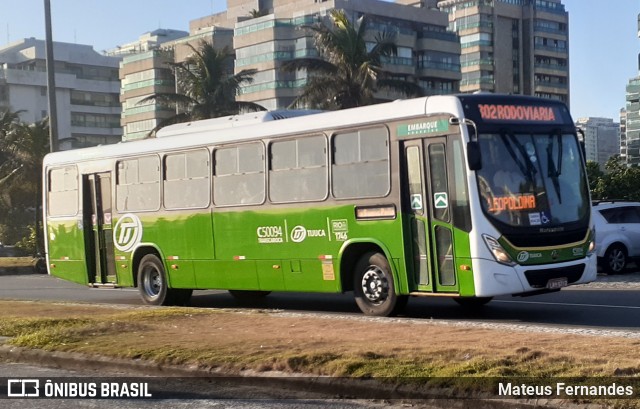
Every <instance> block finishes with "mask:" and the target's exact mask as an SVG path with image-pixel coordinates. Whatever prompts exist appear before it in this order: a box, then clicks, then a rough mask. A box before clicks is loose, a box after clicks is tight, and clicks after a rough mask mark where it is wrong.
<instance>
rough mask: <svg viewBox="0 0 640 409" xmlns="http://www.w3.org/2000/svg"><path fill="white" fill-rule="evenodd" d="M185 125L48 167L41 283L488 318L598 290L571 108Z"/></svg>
mask: <svg viewBox="0 0 640 409" xmlns="http://www.w3.org/2000/svg"><path fill="white" fill-rule="evenodd" d="M308 113H309V115H302V114H305V112H298V111H293V112H287V111H280V112H278V111H274V112H271V113H255V114H246V115H240V116H234V117H227V118H218V119H212V120H204V121H198V122H193V123H186V124H178V125H173V126H169V127H167V128H164V129H163V130H161V131H160V132H158V135H157V136H158V137H157V138H155V139H146V140H141V141H136V142H130V143H121V144H116V145H109V146H100V147H94V148H87V149H80V150H74V151H67V152H58V153H52V154H49V155H47V156H46V158H45V160H44V198H45V199H44V217H45V218H44V220H45V228H46V234H45V235H46V251H47V265H48V269H49V273H50V274H51V275H54V276H56V277H60V278H63V279H67V280H70V281H74V282H77V283H82V284H86V285H89V286H92V287H99V286H105V287H137V288H138V289H139V292H140V295H141V297H142V299H143V300H144V302H145V303H147V304H153V305H176V304H179V305H182V304H185V303H186V302H187V301H188V300H189V298H190V297H191V295H192V291H193V290H200V289H222V290H229V291H230V292H231V294H233V295H234V296H236V297H239V298H252V297H263V296H266V295H267V294H269V292H272V291H289V292H291V291H299V292H321V293H343V292H349V291H353V293H354V295H355V300H356V302H357V304H358V306H359V307H360V309H361V310H362V311H363V312H364V313H365V314H369V315H380V316H387V315H392V314H395V313H398V312H399V311H400V310H401V309H402V307H404V305H405V304H406V301H407V299H408V298H409V297H410V296H448V297H451V298H453V299H454V300H456V301H458V302H459V303H460V304H462V305H468V306H480V305H482V304H484V303H486V302H488V301H489V300H491V298H492V297H493V296H499V295H522V296H524V295H533V294H539V293H544V292H550V291H557V290H558V289H560V288H562V287H565V286H568V285H572V284H582V283H587V282H590V281H592V280H594V279H595V277H596V256H595V254H594V240H595V237H594V236H595V232H594V229H593V226H592V222H591V209H590V198H589V190H588V185H587V178H586V173H585V166H584V165H585V163H584V158H583V153H582V149H581V145H580V143H579V140H578V137H577V135H576V129H575V126H574V123H573V120H572V119H571V116H570V114H569V111H568V110H567V107H566V106H565V105H564V104H562V103H560V102H556V101H552V100H547V99H539V98H532V97H523V96H505V95H493V94H473V95H457V96H453V95H452V96H432V97H424V98H418V99H411V100H403V101H396V102H390V103H384V104H380V105H374V106H368V107H361V108H354V109H349V110H343V111H337V112H322V113H318V112H308Z"/></svg>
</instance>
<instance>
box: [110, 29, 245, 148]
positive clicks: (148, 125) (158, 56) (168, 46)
mask: <svg viewBox="0 0 640 409" xmlns="http://www.w3.org/2000/svg"><path fill="white" fill-rule="evenodd" d="M232 35H233V30H231V29H225V28H219V27H204V28H201V29H196V30H194V31H192V32H191V34H190V33H187V32H186V31H178V30H168V29H158V30H155V31H152V32H149V33H146V34H143V35H142V36H141V37H140V38H139V39H138V40H137V41H134V42H131V43H128V44H124V45H121V46H119V47H117V48H115V49H113V50H109V51H108V54H110V55H120V56H122V57H123V58H122V62H121V63H120V81H121V89H120V102H121V103H122V117H121V125H122V128H123V131H124V134H123V136H122V140H123V141H130V140H136V139H142V138H144V137H146V136H147V135H148V134H149V132H150V131H151V130H152V129H153V128H155V127H156V126H157V125H158V124H159V123H160V122H161V121H162V120H163V119H166V118H169V117H171V116H173V115H175V113H176V112H175V109H174V108H171V107H168V106H165V105H163V104H161V103H157V102H154V101H147V102H145V103H141V101H142V100H143V99H145V98H147V97H149V96H151V95H153V94H158V93H173V92H175V91H176V81H175V76H174V73H173V71H172V70H171V66H170V63H173V62H179V61H184V60H185V59H186V58H187V56H188V55H189V54H190V53H191V49H190V48H189V47H188V46H187V44H191V45H192V46H194V47H195V48H197V47H198V43H199V42H200V41H202V40H204V41H208V42H212V43H213V44H214V45H215V46H216V47H217V48H223V47H224V46H231V42H232Z"/></svg>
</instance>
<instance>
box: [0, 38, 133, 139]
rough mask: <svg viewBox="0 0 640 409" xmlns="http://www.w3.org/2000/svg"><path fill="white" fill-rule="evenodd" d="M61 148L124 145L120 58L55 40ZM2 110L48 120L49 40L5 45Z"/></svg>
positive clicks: (0, 61) (0, 71) (0, 50)
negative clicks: (47, 64) (118, 143)
mask: <svg viewBox="0 0 640 409" xmlns="http://www.w3.org/2000/svg"><path fill="white" fill-rule="evenodd" d="M53 55H54V59H55V63H54V66H55V73H56V75H55V82H56V102H57V112H58V115H57V116H58V139H59V142H58V146H59V149H61V150H64V149H72V148H78V147H85V146H94V145H100V144H108V143H116V142H120V140H121V136H122V128H121V127H120V103H119V101H118V94H119V88H120V81H119V80H118V64H119V61H120V58H119V57H108V56H104V55H101V54H99V53H97V52H96V51H95V50H94V49H93V47H91V46H89V45H79V44H68V43H60V42H54V44H53ZM0 108H9V109H11V110H13V111H19V110H22V111H24V112H22V113H21V114H20V119H21V120H22V121H23V122H26V123H34V122H37V121H40V120H42V119H43V118H45V117H47V116H48V109H49V108H48V98H47V73H46V54H45V41H44V40H37V39H35V38H29V39H24V40H20V41H16V42H13V43H11V44H8V45H5V46H3V47H0Z"/></svg>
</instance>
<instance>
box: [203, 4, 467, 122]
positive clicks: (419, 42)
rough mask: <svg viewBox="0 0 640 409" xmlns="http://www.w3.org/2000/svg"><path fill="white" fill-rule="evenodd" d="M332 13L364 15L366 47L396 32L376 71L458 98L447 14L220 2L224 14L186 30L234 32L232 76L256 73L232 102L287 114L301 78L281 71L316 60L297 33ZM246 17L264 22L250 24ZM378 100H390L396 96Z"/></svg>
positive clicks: (385, 7)
mask: <svg viewBox="0 0 640 409" xmlns="http://www.w3.org/2000/svg"><path fill="white" fill-rule="evenodd" d="M433 5H434V6H435V2H433ZM334 9H340V10H344V11H345V12H346V14H347V16H348V17H349V19H350V20H352V21H355V20H357V19H358V18H359V17H360V16H362V15H364V14H366V15H367V16H368V18H369V23H370V24H369V31H368V39H369V41H370V42H371V44H373V42H374V38H375V35H376V34H378V33H380V32H382V31H386V32H391V33H395V35H396V44H397V46H398V53H397V56H394V57H390V58H388V59H387V60H385V61H384V67H383V68H384V69H385V70H387V71H389V72H392V73H393V75H394V76H395V77H396V78H398V79H407V80H411V81H416V82H417V83H418V84H420V85H421V87H422V89H423V90H424V93H425V94H426V95H434V94H449V93H454V92H458V91H459V88H458V84H459V80H460V43H459V41H458V38H457V36H456V35H455V34H454V33H451V32H449V31H448V30H447V26H448V19H447V14H446V13H443V12H441V11H439V10H437V9H435V8H427V7H424V8H419V7H413V6H411V5H404V4H394V3H390V2H386V1H379V0H227V11H226V12H223V13H220V14H218V15H214V16H208V17H203V18H202V19H199V20H194V21H192V23H191V29H192V30H193V29H196V28H203V27H206V26H208V25H212V24H217V25H219V26H225V27H233V28H234V37H233V46H234V49H235V52H236V67H235V70H236V72H239V71H240V70H243V69H256V70H257V74H256V75H255V76H254V82H253V83H252V84H251V85H248V86H245V87H244V88H243V89H242V93H241V95H239V96H238V99H240V100H243V101H251V102H255V103H258V104H260V105H262V106H264V107H265V108H267V109H276V108H286V107H287V106H289V105H290V104H291V102H293V100H294V99H295V98H296V96H297V95H299V94H300V92H301V90H302V88H303V87H304V85H305V84H306V81H307V76H306V73H300V72H298V73H288V72H283V71H282V70H281V69H280V67H281V66H282V64H283V63H284V62H285V61H289V60H291V59H294V58H300V57H315V56H317V55H318V54H317V49H316V47H315V44H314V40H313V37H312V36H311V34H310V32H309V31H308V30H305V29H303V26H304V25H309V24H313V23H316V22H320V21H328V20H327V19H328V13H329V12H330V11H331V10H334ZM252 10H256V11H260V12H261V13H263V14H264V15H263V16H262V17H257V18H252V17H251V16H250V15H251V12H252ZM377 97H378V98H380V99H381V100H391V99H396V98H400V97H401V95H395V94H388V93H379V94H378V95H377Z"/></svg>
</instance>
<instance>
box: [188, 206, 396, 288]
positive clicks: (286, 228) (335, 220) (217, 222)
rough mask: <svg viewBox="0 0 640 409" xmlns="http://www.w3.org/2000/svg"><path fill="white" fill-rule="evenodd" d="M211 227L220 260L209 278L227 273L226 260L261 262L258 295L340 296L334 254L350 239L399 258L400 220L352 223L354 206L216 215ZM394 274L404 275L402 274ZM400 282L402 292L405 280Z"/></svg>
mask: <svg viewBox="0 0 640 409" xmlns="http://www.w3.org/2000/svg"><path fill="white" fill-rule="evenodd" d="M213 226H214V246H215V249H216V258H217V259H218V260H220V262H217V263H216V269H215V273H214V274H216V275H218V274H221V273H222V274H227V273H226V272H221V271H219V270H218V265H219V263H223V262H224V261H225V260H228V264H226V265H225V267H229V268H230V267H231V266H233V265H234V264H238V263H243V262H244V261H246V260H256V261H258V260H263V261H265V263H262V262H257V264H256V265H255V268H256V270H257V274H258V280H259V286H260V289H263V290H280V289H283V290H286V291H310V292H311V291H321V292H340V291H341V283H340V277H339V265H338V255H339V252H340V249H341V248H342V246H343V244H344V242H345V241H347V240H351V239H362V241H372V242H373V241H380V242H382V243H384V244H385V246H386V248H387V249H388V250H389V252H390V255H389V257H390V258H402V259H404V248H403V246H402V240H401V239H402V228H401V222H400V221H399V218H397V219H395V220H364V221H363V220H358V221H357V220H356V219H355V212H354V206H353V205H348V206H341V207H333V208H321V209H314V208H306V209H292V208H288V209H283V210H282V211H268V212H267V211H265V212H253V211H242V212H217V213H214V216H213ZM374 238H375V239H374ZM243 260H244V261H243ZM274 266H276V268H274ZM278 266H279V268H278ZM396 273H398V274H400V276H403V274H404V271H403V270H396ZM197 275H198V285H199V286H200V284H201V282H200V275H199V274H197ZM209 282H211V281H209ZM216 282H221V283H224V282H226V281H225V280H217V281H216ZM400 283H401V287H402V288H406V287H407V285H406V279H404V277H403V278H402V279H401V280H400ZM215 288H220V287H218V286H216V287H215ZM223 288H233V287H223Z"/></svg>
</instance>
